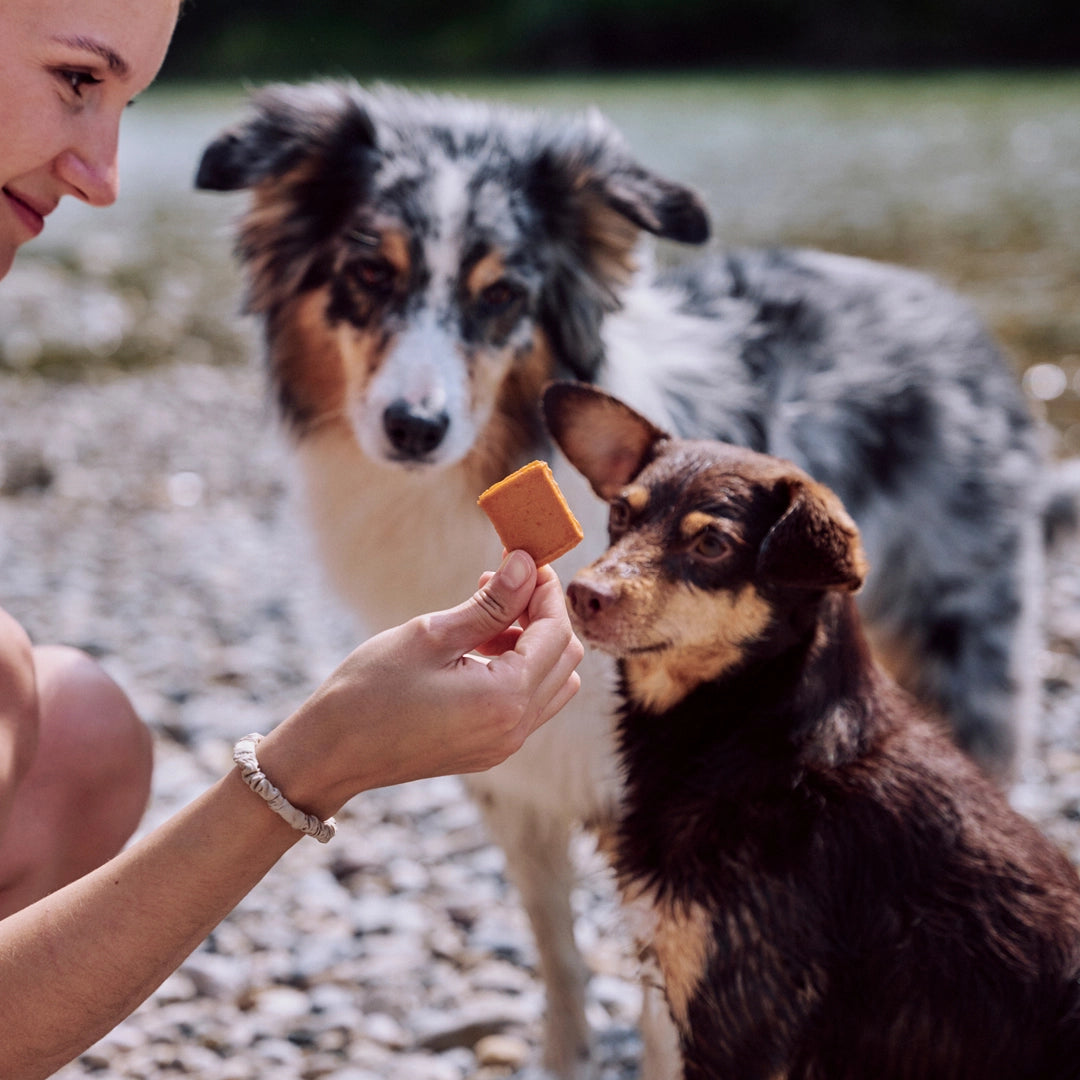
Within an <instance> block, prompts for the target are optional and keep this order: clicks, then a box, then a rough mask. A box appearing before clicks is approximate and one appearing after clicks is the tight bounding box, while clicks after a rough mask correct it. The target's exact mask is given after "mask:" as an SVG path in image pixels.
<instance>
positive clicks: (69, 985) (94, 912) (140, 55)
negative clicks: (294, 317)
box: [0, 0, 582, 1080]
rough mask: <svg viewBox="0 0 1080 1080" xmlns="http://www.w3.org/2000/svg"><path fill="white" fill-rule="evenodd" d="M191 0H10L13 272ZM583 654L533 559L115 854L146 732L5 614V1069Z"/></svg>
mask: <svg viewBox="0 0 1080 1080" xmlns="http://www.w3.org/2000/svg"><path fill="white" fill-rule="evenodd" d="M177 12H178V0H80V2H79V3H78V4H72V3H70V2H69V0H3V4H2V5H0V101H2V102H3V103H4V104H3V108H2V110H0V191H2V196H3V197H2V199H0V277H3V276H4V275H5V274H6V273H7V271H8V269H9V268H10V266H11V263H12V260H13V258H14V255H15V251H16V249H17V248H18V247H19V246H20V245H21V244H23V243H25V242H26V241H27V240H29V239H31V238H32V237H34V236H36V235H37V234H38V233H39V232H40V231H41V230H42V228H43V227H44V224H45V219H46V217H47V216H48V214H49V213H50V212H51V211H52V210H53V209H54V208H55V206H56V205H57V203H58V202H59V201H60V199H61V198H63V196H65V195H72V196H74V197H75V198H78V199H81V200H82V201H84V202H87V203H89V204H91V205H93V206H104V205H107V204H109V203H111V202H112V201H113V200H114V199H115V198H116V195H117V168H116V148H117V134H118V129H119V123H120V116H121V114H122V112H123V110H124V108H125V107H126V106H127V104H128V103H129V102H130V101H131V100H132V99H133V98H134V97H135V96H136V95H137V94H138V93H140V92H141V91H142V90H144V89H145V88H146V87H147V86H148V85H149V84H150V83H151V81H152V80H153V78H154V76H155V75H156V73H157V71H158V68H159V67H160V65H161V62H162V60H163V58H164V56H165V51H166V48H167V46H168V42H169V39H170V37H171V35H172V31H173V27H174V24H175V21H176V17H177ZM515 622H516V623H517V624H518V625H514V624H515ZM471 651H479V652H481V653H484V654H485V655H487V656H489V657H491V660H490V662H489V663H484V662H482V661H479V660H476V659H473V658H470V657H467V656H466V653H468V652H471ZM581 655H582V649H581V645H580V644H579V643H578V641H577V639H576V638H574V636H573V634H572V632H571V630H570V627H569V623H568V621H567V617H566V608H565V604H564V601H563V596H562V588H561V586H560V584H559V581H558V578H557V577H556V576H555V574H554V573H553V572H552V571H551V570H550V569H549V568H543V569H541V570H539V571H538V570H537V569H536V567H535V565H534V564H533V562H532V560H531V559H530V558H529V556H528V555H526V554H525V553H524V552H513V553H511V554H509V555H508V556H507V557H506V559H505V560H504V562H503V565H502V566H501V567H500V568H499V570H498V571H497V572H496V573H494V574H485V575H484V577H483V578H482V579H481V584H480V587H479V588H478V590H477V592H476V593H475V594H474V595H473V596H472V597H471V598H470V599H469V600H467V601H465V602H464V603H463V604H461V605H459V606H458V607H456V608H454V609H452V610H449V611H443V612H437V613H434V614H430V615H425V616H422V617H419V618H417V619H414V620H412V621H410V622H408V623H406V624H404V625H402V626H399V627H396V628H394V629H392V630H389V631H386V632H385V633H382V634H379V635H377V636H376V637H374V638H372V639H370V640H369V641H367V642H365V643H364V644H363V645H361V646H360V647H359V648H357V649H356V650H355V651H354V652H353V653H352V654H351V655H350V656H349V657H348V658H347V659H346V660H345V661H344V663H343V664H342V665H341V666H340V667H339V668H338V669H337V671H335V672H334V673H333V674H332V675H331V676H330V677H329V678H328V679H327V680H326V682H325V683H323V685H322V686H320V687H319V688H318V690H317V691H316V692H315V693H314V694H313V695H312V697H311V698H309V699H308V701H307V702H305V703H304V704H303V705H302V706H301V707H300V708H299V709H298V710H297V711H296V713H294V714H293V715H292V716H290V717H289V718H288V719H286V720H285V721H284V722H283V723H281V724H280V725H278V726H277V727H276V728H275V729H274V730H273V731H271V732H270V733H269V734H268V735H267V736H266V737H265V739H263V740H262V741H258V742H257V741H255V740H253V741H250V742H243V741H242V743H241V744H238V756H237V760H238V762H239V763H240V765H241V767H238V768H237V769H235V770H233V771H232V772H231V773H229V774H228V775H227V776H225V777H223V778H222V779H221V780H220V781H219V782H218V783H217V784H215V785H214V786H213V787H212V788H211V789H210V790H209V791H207V792H205V793H204V794H203V795H202V796H201V797H200V798H199V799H197V800H196V801H195V802H194V803H192V804H191V806H189V807H187V808H186V809H184V810H182V811H181V812H180V813H178V814H176V815H175V816H174V817H173V818H171V819H170V820H169V821H167V822H166V823H165V824H164V825H162V826H160V827H159V828H157V829H155V830H154V831H153V832H151V833H149V834H148V835H146V836H145V837H144V838H142V839H140V840H139V841H138V842H136V843H134V844H133V845H131V847H129V848H127V849H126V850H124V851H122V852H121V853H120V854H116V852H118V851H120V849H121V848H122V847H123V845H124V844H125V842H126V841H127V839H128V838H129V837H130V835H131V833H132V832H133V830H134V828H135V826H136V824H137V822H138V819H139V817H140V815H141V813H142V809H143V807H144V805H145V801H146V798H147V792H148V790H149V776H150V740H149V735H148V733H147V731H146V729H145V727H144V726H143V725H142V723H141V722H140V721H139V720H138V718H137V717H136V716H135V713H134V710H133V709H132V708H131V705H130V703H129V702H128V701H127V699H126V697H125V696H124V694H123V692H122V691H121V690H120V689H119V687H117V686H116V684H115V683H113V682H112V681H111V680H110V679H109V678H108V676H106V675H105V673H104V672H103V671H102V670H101V669H100V668H99V667H98V666H97V665H96V664H95V663H93V662H92V661H91V660H90V659H89V658H88V657H86V656H84V655H83V654H81V653H79V652H76V651H75V650H70V649H61V648H57V647H52V648H42V647H37V648H34V647H32V646H31V644H30V642H29V640H28V639H27V636H26V634H25V633H24V631H23V630H22V628H21V627H20V626H19V625H18V624H17V623H16V622H15V621H14V620H13V619H11V618H10V616H8V615H6V613H3V612H2V611H0V917H3V916H5V915H6V916H7V917H6V918H3V921H0V1032H3V1038H0V1076H3V1077H5V1078H6V1080H28V1078H31V1077H43V1076H47V1075H49V1074H50V1073H51V1072H53V1071H55V1069H56V1068H58V1067H59V1066H60V1065H62V1064H64V1063H65V1062H66V1061H69V1060H71V1059H72V1058H73V1057H75V1056H76V1055H77V1054H78V1053H80V1052H81V1051H82V1050H83V1049H85V1048H86V1047H87V1046H89V1045H90V1044H92V1043H93V1042H94V1041H96V1040H97V1039H98V1038H100V1037H101V1035H102V1034H104V1033H105V1032H106V1031H108V1030H109V1029H110V1028H111V1027H113V1026H114V1025H115V1024H116V1023H118V1022H119V1021H120V1020H121V1019H123V1018H124V1017H125V1016H126V1015H128V1013H130V1012H131V1011H132V1010H133V1009H134V1008H135V1007H136V1006H137V1005H138V1004H139V1003H140V1002H142V1001H143V1000H144V999H145V998H146V997H147V996H148V995H149V994H150V993H151V992H152V991H153V990H154V989H155V988H156V987H157V986H158V985H159V984H160V983H161V982H162V981H163V980H164V979H165V978H166V977H167V976H168V975H169V974H170V973H171V972H172V971H173V970H174V969H175V968H176V967H177V966H178V965H179V964H180V963H181V962H182V961H183V959H184V958H185V957H186V956H187V955H188V954H189V953H190V952H191V951H192V950H193V949H194V948H195V947H196V946H197V945H198V944H199V943H200V942H201V941H202V940H203V938H204V937H205V936H206V935H207V933H209V931H210V930H211V929H212V928H213V927H214V926H215V925H216V924H217V923H218V922H219V921H220V920H221V919H222V918H223V917H224V916H225V915H226V914H228V912H229V911H230V910H231V909H232V908H233V907H234V906H235V905H236V904H237V902H238V901H239V900H240V899H241V898H242V897H243V896H244V895H245V894H246V893H247V892H248V891H249V890H250V889H251V888H252V887H253V886H254V885H255V884H256V883H257V882H258V881H259V880H260V878H261V877H262V876H263V875H264V874H265V873H266V872H267V871H268V870H269V869H270V868H271V867H272V866H273V865H274V864H275V863H276V862H277V860H278V859H279V858H280V857H281V856H282V855H283V854H284V852H285V851H287V850H288V849H289V848H290V847H291V846H292V845H293V844H294V843H296V842H297V840H298V839H300V838H301V837H302V836H303V831H300V830H301V829H302V830H304V831H308V832H311V833H313V834H314V835H316V836H318V837H319V838H320V839H325V838H326V836H327V834H329V833H332V827H330V825H329V824H328V823H327V821H326V819H328V818H329V817H330V816H331V815H332V814H334V813H335V812H336V811H337V810H338V809H340V808H341V807H342V806H343V805H344V804H345V803H346V802H347V801H348V800H349V799H350V798H352V797H353V796H354V795H356V794H358V793H359V792H362V791H365V790H368V789H370V788H374V787H381V786H385V785H388V784H396V783H401V782H404V781H407V780H412V779H417V778H420V777H425V776H435V775H445V774H451V773H462V772H470V771H476V770H480V769H485V768H489V767H490V766H492V765H494V764H496V763H497V762H499V761H501V760H503V759H504V758H505V757H507V756H508V755H509V754H511V753H513V752H514V750H516V749H517V748H518V747H519V746H520V745H521V743H522V742H523V741H524V739H525V738H526V737H527V736H528V735H529V734H530V733H531V732H532V731H534V730H535V729H536V728H537V727H539V726H540V725H541V724H543V723H544V722H546V721H547V720H548V719H550V717H551V716H553V715H554V714H555V713H556V712H558V710H559V709H560V708H561V707H562V706H563V705H564V704H565V703H566V702H567V701H569V699H570V698H571V697H572V696H573V695H574V693H576V691H577V688H578V684H579V680H578V676H577V674H576V672H575V670H574V669H575V668H576V667H577V665H578V663H579V662H580V660H581ZM102 762H107V763H108V766H107V768H106V767H104V766H102V764H101V763H102Z"/></svg>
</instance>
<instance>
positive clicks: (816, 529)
mask: <svg viewBox="0 0 1080 1080" xmlns="http://www.w3.org/2000/svg"><path fill="white" fill-rule="evenodd" d="M781 483H782V484H784V485H785V486H786V487H787V489H788V492H789V495H790V502H789V503H788V507H787V509H786V510H785V511H784V512H783V514H782V515H781V516H780V519H779V520H778V521H777V522H776V524H775V525H774V526H773V527H772V529H770V530H769V533H768V535H767V536H766V537H765V539H764V541H762V544H761V548H760V550H759V551H758V560H757V571H758V576H759V577H760V578H762V579H763V580H765V581H770V582H773V583H774V584H777V585H787V586H792V587H794V588H801V589H842V590H846V591H848V592H854V591H856V590H857V589H858V588H859V587H860V586H861V585H862V583H863V580H864V578H865V577H866V571H867V564H866V556H865V555H864V554H863V549H862V542H861V541H860V539H859V530H858V529H857V528H856V526H855V522H854V521H852V520H851V517H850V516H849V515H848V512H847V511H846V510H845V509H844V506H843V503H841V501H840V499H839V498H838V497H837V496H836V495H835V494H834V493H833V492H832V491H831V490H830V489H829V488H827V487H825V485H824V484H819V483H816V482H815V481H813V480H811V479H809V478H808V477H807V478H803V477H791V478H786V479H784V480H782V481H781Z"/></svg>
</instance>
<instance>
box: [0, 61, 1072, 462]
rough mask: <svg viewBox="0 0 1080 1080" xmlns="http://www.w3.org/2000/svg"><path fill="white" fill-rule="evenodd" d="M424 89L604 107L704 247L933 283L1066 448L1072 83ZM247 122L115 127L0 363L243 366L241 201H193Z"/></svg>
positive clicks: (0, 344)
mask: <svg viewBox="0 0 1080 1080" xmlns="http://www.w3.org/2000/svg"><path fill="white" fill-rule="evenodd" d="M437 89H451V90H453V91H455V92H460V93H466V94H471V95H475V96H484V97H489V98H499V99H503V100H509V101H514V102H517V103H523V104H528V105H536V106H542V107H544V108H549V109H554V110H556V111H577V110H579V109H582V108H586V107H589V106H592V105H596V106H598V107H599V108H601V109H602V110H603V111H604V112H605V113H606V114H607V115H608V116H609V117H610V118H611V119H612V120H613V121H614V122H615V123H616V124H617V125H618V126H619V127H620V128H621V129H622V131H623V132H624V134H625V135H626V137H627V140H628V142H629V144H630V145H631V147H632V148H633V149H634V150H635V152H636V153H637V154H638V156H639V158H640V159H641V160H642V161H643V162H644V163H646V164H647V165H649V166H650V167H652V168H654V169H656V170H657V171H660V172H663V173H665V174H666V175H669V176H671V177H672V178H676V179H679V180H682V181H685V182H689V183H691V184H692V185H694V186H695V187H696V188H697V189H698V190H700V191H701V193H702V194H703V195H704V197H705V199H706V201H707V202H708V204H709V206H710V208H711V210H712V213H713V218H714V237H715V239H714V241H713V242H714V243H716V244H725V245H727V244H776V243H785V244H788V243H796V244H810V245H815V246H821V247H825V248H828V249H832V250H837V251H845V252H850V253H856V254H862V255H868V256H872V257H875V258H883V259H890V260H894V261H897V262H901V263H904V264H907V265H910V266H914V267H918V268H921V269H925V270H927V271H930V272H931V273H933V274H935V275H937V276H938V277H940V278H941V279H943V280H944V281H946V282H948V283H949V284H951V285H953V286H954V287H956V288H957V289H959V290H960V291H961V292H962V293H964V294H965V295H967V296H968V297H969V298H970V299H971V300H972V301H973V302H974V303H975V304H976V305H977V307H978V308H979V309H980V310H981V312H982V313H983V315H984V316H985V317H986V319H987V320H988V322H989V323H990V325H991V326H992V328H993V329H994V331H995V332H996V333H997V335H998V337H999V338H1000V340H1001V341H1002V342H1003V343H1004V344H1005V346H1006V348H1007V349H1008V350H1009V351H1010V352H1011V354H1012V355H1013V356H1014V357H1015V359H1016V362H1017V364H1018V366H1019V367H1021V368H1023V369H1031V368H1034V371H1033V372H1032V373H1031V374H1030V375H1029V376H1028V378H1027V384H1028V386H1029V389H1030V390H1031V391H1032V393H1033V395H1034V396H1035V397H1036V399H1037V400H1036V404H1037V407H1038V408H1039V409H1042V410H1045V411H1046V413H1047V415H1048V416H1049V418H1050V419H1051V420H1052V421H1053V422H1054V424H1055V425H1056V427H1057V429H1058V430H1059V431H1060V433H1061V439H1062V448H1063V449H1065V450H1067V451H1071V452H1076V451H1080V304H1078V303H1077V300H1078V297H1080V75H1053V76H1007V77H1005V76H997V77H994V76H955V77H946V76H937V77H932V78H916V77H894V78H884V77H879V78H858V77H832V78H825V77H819V78H808V77H790V78H778V77H706V76H696V77H686V78H653V79H634V80H627V79H598V80H585V81H574V82H567V81H563V80H560V81H556V82H546V81H528V82H513V83H507V82H500V83H490V84H487V83H486V84H469V85H462V84H454V85H453V86H450V87H446V86H440V87H437ZM242 106H243V93H242V92H241V91H239V90H226V89H210V88H207V89H186V90H178V89H175V88H174V89H169V88H165V89H160V90H156V91H151V92H150V93H147V94H146V95H144V97H143V98H141V99H140V101H139V102H138V104H137V105H136V107H135V108H133V109H132V110H130V112H129V114H128V116H127V117H126V118H125V121H126V130H125V133H124V139H123V143H122V150H121V166H122V188H123V194H122V197H121V199H120V201H119V203H118V204H117V205H116V206H115V207H113V208H110V209H108V210H105V211H100V210H96V211H90V210H88V209H87V208H86V207H82V206H79V205H76V204H72V205H69V206H64V207H63V208H62V209H61V210H60V211H58V212H57V214H56V215H55V216H54V218H53V219H52V220H51V221H50V224H49V228H48V229H47V230H46V233H45V234H44V235H43V236H42V237H41V238H40V239H39V240H38V241H35V243H34V244H33V245H30V246H29V247H28V248H27V249H26V251H25V253H24V254H22V255H20V257H19V260H18V261H17V264H16V269H15V271H13V273H12V275H11V276H10V277H9V278H8V279H7V281H5V284H4V287H3V288H0V365H2V366H7V367H11V368H19V367H23V368H27V367H30V368H35V369H38V370H44V371H47V372H50V371H51V372H58V373H63V374H65V375H69V376H70V375H71V374H72V373H76V374H81V373H84V372H85V371H87V370H92V369H93V368H94V367H95V366H115V365H120V366H138V365H142V364H145V363H152V362H158V361H162V360H167V359H170V358H174V357H177V356H183V357H188V358H190V357H192V356H195V357H206V358H209V359H213V360H217V361H221V362H233V361H235V360H237V359H238V358H241V357H243V356H245V355H247V354H248V353H249V352H250V350H251V348H252V347H253V346H252V342H251V328H250V327H247V326H245V325H244V324H243V323H241V322H239V321H238V320H237V319H236V311H237V308H238V306H239V293H238V281H237V276H236V274H235V271H234V268H233V267H232V265H231V262H230V256H229V246H230V238H229V230H228V222H229V220H230V217H231V216H232V214H233V213H234V212H235V210H237V209H238V207H239V205H240V202H239V200H240V199H241V198H242V196H220V195H212V194H205V193H196V192H193V191H192V190H191V187H190V184H191V177H192V175H193V172H194V168H195V164H196V161H197V159H198V155H199V152H200V150H201V148H202V146H203V145H204V144H205V143H206V142H207V141H208V139H209V138H211V137H212V136H213V135H214V134H215V133H216V132H217V131H218V130H219V129H220V128H221V127H222V126H224V125H225V124H227V123H229V122H231V121H232V120H233V119H235V118H236V117H237V116H238V115H239V114H240V112H241V110H242ZM670 254H671V255H672V256H673V257H678V253H675V252H672V253H670ZM58 300H59V302H58Z"/></svg>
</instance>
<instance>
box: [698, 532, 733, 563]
mask: <svg viewBox="0 0 1080 1080" xmlns="http://www.w3.org/2000/svg"><path fill="white" fill-rule="evenodd" d="M727 551H728V541H727V537H726V536H724V535H723V533H720V532H717V530H716V529H705V530H704V531H703V532H701V533H699V534H698V535H697V536H696V537H695V539H694V554H695V555H698V556H700V557H701V558H702V559H719V558H721V557H722V556H724V555H726V554H727Z"/></svg>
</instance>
